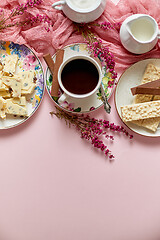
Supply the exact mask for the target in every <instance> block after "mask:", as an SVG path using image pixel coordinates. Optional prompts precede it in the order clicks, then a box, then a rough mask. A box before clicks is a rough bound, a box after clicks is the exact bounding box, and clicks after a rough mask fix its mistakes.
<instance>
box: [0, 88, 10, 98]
mask: <svg viewBox="0 0 160 240" xmlns="http://www.w3.org/2000/svg"><path fill="white" fill-rule="evenodd" d="M0 97H3V98H10V97H11V93H10V92H9V91H8V90H7V91H0Z"/></svg>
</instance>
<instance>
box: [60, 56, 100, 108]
mask: <svg viewBox="0 0 160 240" xmlns="http://www.w3.org/2000/svg"><path fill="white" fill-rule="evenodd" d="M101 81H102V70H101V67H100V65H99V63H98V62H97V61H96V60H94V59H93V58H92V57H89V56H86V55H78V56H72V57H70V58H68V59H66V60H65V61H64V62H63V63H62V64H61V66H60V68H59V70H58V82H59V86H60V88H61V89H62V91H63V94H62V95H61V97H60V98H59V100H58V102H59V103H62V102H64V101H65V100H66V99H67V98H68V97H72V98H74V99H85V98H87V97H90V96H91V95H93V94H94V93H95V92H96V91H97V89H98V88H99V87H100V84H101Z"/></svg>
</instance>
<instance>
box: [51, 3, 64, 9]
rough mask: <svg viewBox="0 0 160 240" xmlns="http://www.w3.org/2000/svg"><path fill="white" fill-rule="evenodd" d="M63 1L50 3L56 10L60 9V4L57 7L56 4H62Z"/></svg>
mask: <svg viewBox="0 0 160 240" xmlns="http://www.w3.org/2000/svg"><path fill="white" fill-rule="evenodd" d="M64 4H65V1H58V2H55V3H53V4H52V7H53V8H55V9H57V10H62V6H60V7H58V5H64Z"/></svg>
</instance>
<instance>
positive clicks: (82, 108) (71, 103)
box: [45, 43, 114, 113]
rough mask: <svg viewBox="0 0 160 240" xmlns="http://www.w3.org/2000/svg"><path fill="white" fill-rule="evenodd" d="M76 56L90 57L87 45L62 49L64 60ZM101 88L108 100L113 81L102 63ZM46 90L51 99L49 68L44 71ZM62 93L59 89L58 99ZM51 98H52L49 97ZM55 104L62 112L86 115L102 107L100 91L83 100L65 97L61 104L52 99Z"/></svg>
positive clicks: (75, 45) (78, 44) (79, 44)
mask: <svg viewBox="0 0 160 240" xmlns="http://www.w3.org/2000/svg"><path fill="white" fill-rule="evenodd" d="M78 54H84V55H88V56H90V53H89V51H88V49H87V44H85V43H76V44H72V45H69V46H66V47H64V59H67V58H68V57H71V56H75V55H78ZM55 57H56V55H54V56H53V57H52V58H53V60H54V61H55ZM100 61H101V63H102V66H103V65H104V66H103V67H102V73H103V78H102V86H103V88H104V90H105V93H106V95H107V97H108V99H109V98H110V96H111V94H112V92H113V86H114V80H113V79H112V78H111V74H110V73H109V72H107V69H106V66H105V64H104V63H103V62H102V60H101V59H100ZM45 80H46V88H47V92H48V94H49V96H50V97H51V87H52V75H51V73H50V71H49V68H47V70H46V77H45ZM61 94H62V92H61V90H60V89H59V97H60V96H61ZM51 98H52V97H51ZM52 100H53V101H54V103H55V104H57V105H58V106H59V107H61V108H62V109H64V110H67V111H69V112H80V113H86V112H90V111H93V110H95V109H98V108H99V107H101V106H102V105H103V103H102V101H101V90H100V89H99V90H97V92H96V93H95V94H93V95H92V96H90V97H88V98H85V99H75V98H71V97H67V100H65V101H64V102H62V103H60V104H59V103H58V98H52Z"/></svg>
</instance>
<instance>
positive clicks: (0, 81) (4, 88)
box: [0, 79, 9, 92]
mask: <svg viewBox="0 0 160 240" xmlns="http://www.w3.org/2000/svg"><path fill="white" fill-rule="evenodd" d="M7 90H9V87H7V86H6V85H5V84H4V83H3V82H2V80H1V79H0V92H1V91H7Z"/></svg>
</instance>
